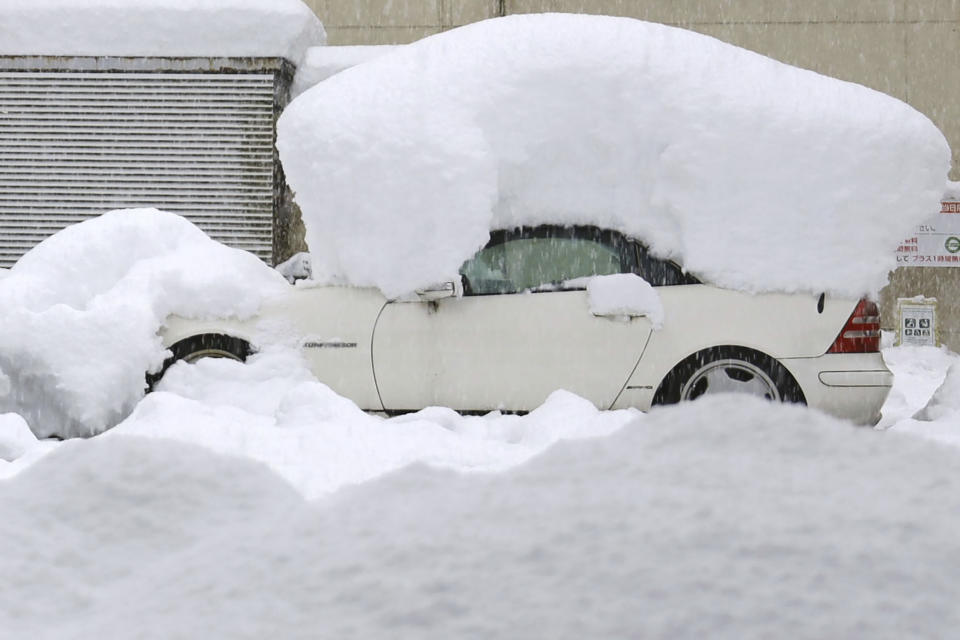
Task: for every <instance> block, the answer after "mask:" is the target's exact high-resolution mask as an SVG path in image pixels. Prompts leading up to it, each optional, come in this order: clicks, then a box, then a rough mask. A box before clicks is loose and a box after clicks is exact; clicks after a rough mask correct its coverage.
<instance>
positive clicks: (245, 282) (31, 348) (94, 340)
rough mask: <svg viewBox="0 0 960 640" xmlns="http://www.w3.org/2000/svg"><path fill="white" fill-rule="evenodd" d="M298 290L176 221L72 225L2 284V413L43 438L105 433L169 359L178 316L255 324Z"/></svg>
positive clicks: (128, 219)
mask: <svg viewBox="0 0 960 640" xmlns="http://www.w3.org/2000/svg"><path fill="white" fill-rule="evenodd" d="M288 286H289V285H287V283H286V281H285V280H284V279H283V276H281V275H280V274H279V273H277V272H275V271H274V270H273V269H270V268H269V267H267V266H266V265H264V264H263V263H262V262H260V261H259V260H258V259H257V258H256V257H255V256H254V255H253V254H250V253H247V252H245V251H239V250H236V249H231V248H228V247H225V246H223V245H221V244H219V243H217V242H214V241H213V240H211V239H210V238H208V237H207V236H206V235H205V234H204V233H203V232H202V231H200V230H199V229H198V228H197V227H195V226H194V225H193V224H191V223H190V222H189V221H187V220H186V219H185V218H182V217H180V216H177V215H174V214H170V213H164V212H161V211H157V210H155V209H142V210H125V211H113V212H110V213H106V214H104V215H102V216H100V217H98V218H94V219H92V220H89V221H86V222H83V223H80V224H77V225H74V226H71V227H68V228H67V229H64V230H63V231H60V232H59V233H57V234H55V235H53V236H51V237H50V238H48V239H46V240H44V241H43V242H42V243H40V244H39V245H37V246H36V247H35V248H33V249H32V250H30V251H29V252H28V253H27V254H26V255H24V256H23V257H22V258H21V259H20V260H19V261H18V262H17V263H16V264H15V265H14V267H13V268H12V269H11V270H10V273H9V275H8V276H7V277H5V278H3V279H0V413H3V412H14V413H19V414H21V415H22V416H23V417H24V418H26V419H27V422H28V423H29V424H30V427H31V428H32V429H33V432H34V433H36V434H37V435H38V436H41V437H43V436H47V435H51V434H56V435H60V436H74V435H89V434H93V433H97V432H100V431H103V430H104V429H107V428H109V427H111V426H113V425H114V424H116V422H118V421H119V420H121V419H122V418H123V417H124V416H125V415H126V414H128V413H129V412H130V411H131V410H132V409H133V406H134V405H135V404H136V402H137V401H138V400H139V399H140V398H141V397H142V395H143V390H144V374H145V372H146V371H147V370H148V369H154V370H155V369H156V368H157V367H158V366H159V365H160V364H161V363H162V362H163V358H164V353H165V352H164V349H163V346H162V344H161V342H160V339H159V338H158V337H157V335H156V333H157V330H158V329H159V328H160V326H161V324H162V323H163V321H164V320H165V319H166V317H167V315H168V314H171V313H176V314H179V315H183V316H187V317H204V316H233V315H235V316H249V315H252V314H253V313H255V312H256V311H257V309H258V308H259V305H260V301H261V299H262V298H263V297H265V296H268V295H273V294H277V293H281V292H283V291H284V290H285V289H286V288H287V287H288Z"/></svg>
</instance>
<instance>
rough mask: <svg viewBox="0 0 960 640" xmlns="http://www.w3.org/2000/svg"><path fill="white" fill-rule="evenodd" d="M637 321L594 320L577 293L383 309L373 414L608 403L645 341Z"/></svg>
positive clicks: (643, 323) (646, 326)
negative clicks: (567, 397)
mask: <svg viewBox="0 0 960 640" xmlns="http://www.w3.org/2000/svg"><path fill="white" fill-rule="evenodd" d="M650 331H651V323H650V321H649V320H648V319H647V318H643V317H637V318H632V319H626V318H625V319H620V318H608V317H603V316H594V315H593V314H591V313H590V306H589V303H588V301H587V294H586V291H557V292H549V293H547V292H543V293H519V294H506V295H486V296H467V297H463V298H448V299H445V300H439V301H437V302H436V303H435V304H426V303H421V302H397V303H391V304H389V305H387V307H386V308H385V309H384V311H383V314H382V315H381V317H380V321H379V322H378V323H377V327H376V331H375V333H374V347H373V356H374V357H373V360H374V367H375V371H376V377H377V385H378V387H379V389H380V397H381V399H382V400H383V406H384V407H385V408H386V409H387V410H391V411H397V410H411V409H418V408H421V407H426V406H432V405H436V406H444V407H451V408H453V409H458V410H461V411H463V410H489V409H508V410H529V409H533V408H535V407H537V406H539V405H540V404H542V403H543V401H544V400H546V398H547V396H548V395H550V393H551V392H553V391H555V390H556V389H566V390H567V391H571V392H573V393H576V394H577V395H580V396H582V397H584V398H588V399H589V400H591V401H592V402H594V403H595V404H597V405H598V406H601V407H609V406H610V405H611V404H613V401H614V400H615V399H616V397H617V395H618V394H619V393H620V390H621V389H622V388H623V385H624V383H626V381H627V378H628V377H629V376H630V373H631V371H633V368H634V366H635V365H636V363H637V360H639V359H640V356H641V354H642V353H643V348H644V345H645V344H646V342H647V338H648V337H649V336H650Z"/></svg>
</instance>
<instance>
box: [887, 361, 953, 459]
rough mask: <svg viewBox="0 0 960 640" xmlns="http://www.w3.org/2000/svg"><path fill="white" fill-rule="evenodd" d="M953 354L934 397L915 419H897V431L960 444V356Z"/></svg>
mask: <svg viewBox="0 0 960 640" xmlns="http://www.w3.org/2000/svg"><path fill="white" fill-rule="evenodd" d="M952 355H953V363H952V364H951V365H950V368H949V370H948V371H947V374H946V376H945V377H943V383H942V384H941V385H940V386H939V387H938V388H937V390H936V392H935V393H934V394H933V397H931V398H930V401H929V402H928V403H927V404H926V406H924V407H923V408H922V409H921V410H920V411H918V412H917V413H916V415H915V416H914V417H913V419H912V420H909V419H908V420H901V421H899V422H897V423H896V424H895V425H894V428H895V429H896V430H897V431H899V432H900V433H910V434H913V435H917V436H920V437H922V438H926V439H928V440H934V441H938V442H942V443H945V444H950V445H953V446H957V447H960V357H957V356H956V354H952Z"/></svg>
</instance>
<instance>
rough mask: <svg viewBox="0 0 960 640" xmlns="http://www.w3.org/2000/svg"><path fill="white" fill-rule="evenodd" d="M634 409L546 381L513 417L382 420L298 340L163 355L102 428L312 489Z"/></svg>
mask: <svg viewBox="0 0 960 640" xmlns="http://www.w3.org/2000/svg"><path fill="white" fill-rule="evenodd" d="M638 415H639V414H638V412H637V411H635V410H628V411H611V412H600V411H598V410H597V409H596V408H595V407H594V406H593V405H592V404H591V403H590V402H588V401H586V400H584V399H582V398H579V397H577V396H575V395H573V394H570V393H567V392H563V391H557V392H555V393H553V394H552V395H551V396H550V397H549V398H548V399H547V401H546V402H545V403H544V404H543V406H541V407H540V408H538V409H537V410H535V411H533V412H531V413H530V414H528V415H526V416H522V417H521V416H516V415H500V414H498V413H493V414H490V415H487V416H483V417H470V416H460V415H459V414H457V413H456V412H455V411H453V410H451V409H442V408H430V409H425V410H423V411H420V412H418V413H414V414H409V415H404V416H399V417H396V418H393V419H390V420H385V419H383V418H381V417H378V416H373V415H368V414H366V413H364V412H363V411H361V410H360V409H359V408H357V406H356V405H355V404H353V403H352V402H351V401H349V400H347V399H345V398H342V397H340V396H338V395H337V394H336V393H334V392H333V391H331V390H330V388H328V387H327V386H326V385H324V384H321V383H320V382H317V381H316V380H315V379H314V378H313V376H312V375H311V374H310V372H309V371H308V370H307V368H306V365H305V363H304V362H303V359H302V357H301V355H300V354H299V353H298V352H297V351H294V350H291V349H286V348H280V347H276V348H272V349H267V350H265V351H263V352H261V353H259V354H256V355H254V356H252V357H251V358H250V359H249V360H248V362H247V364H246V365H244V364H241V363H238V362H234V361H231V360H225V359H224V360H214V359H208V360H201V361H199V362H197V363H196V364H193V365H189V364H186V363H178V364H176V365H174V366H173V367H171V368H170V369H169V370H168V372H167V374H166V375H165V376H164V378H163V380H162V381H161V382H160V384H159V386H158V391H156V392H154V393H152V394H150V395H149V396H147V397H146V398H144V399H143V401H142V402H141V403H140V404H139V405H138V406H137V408H136V410H135V411H134V412H133V414H132V415H131V416H130V417H129V418H128V419H127V420H126V421H125V422H123V423H121V424H120V425H118V426H117V427H116V428H114V429H112V430H111V431H110V433H109V437H125V436H126V435H131V434H132V435H137V436H146V437H151V438H161V439H173V440H179V441H183V442H187V443H193V444H198V445H201V446H203V447H206V448H209V449H211V450H213V451H216V452H218V453H226V454H231V455H236V456H241V457H244V458H250V459H253V460H257V461H259V462H263V463H265V464H267V465H268V466H269V467H270V468H271V469H273V470H274V471H275V472H276V473H277V474H278V475H280V476H281V477H283V478H285V479H286V480H287V481H288V482H290V483H291V484H292V485H293V486H294V487H296V488H297V489H298V490H299V491H300V492H301V493H302V494H303V495H305V496H306V497H309V498H314V497H317V496H320V495H324V494H326V493H329V492H331V491H334V490H336V489H338V488H340V487H341V486H343V485H346V484H354V483H358V482H363V481H366V480H370V479H371V478H376V477H378V476H381V475H383V474H385V473H388V472H390V471H393V470H396V469H399V468H402V467H405V466H407V465H409V464H412V463H414V462H427V463H430V464H433V465H436V466H441V467H449V468H455V469H459V470H474V471H478V470H483V471H493V470H501V469H505V468H508V467H512V466H515V465H518V464H520V463H522V462H525V461H527V460H528V459H530V458H531V457H532V456H534V455H536V454H537V453H540V452H541V451H543V450H544V449H546V448H547V447H549V446H550V445H552V444H553V443H555V442H557V441H558V440H561V439H570V438H586V437H596V436H601V435H606V434H609V433H611V432H613V431H615V430H617V429H619V428H620V427H621V426H623V425H624V424H625V423H626V422H628V421H630V420H633V419H634V418H636V417H637V416H638Z"/></svg>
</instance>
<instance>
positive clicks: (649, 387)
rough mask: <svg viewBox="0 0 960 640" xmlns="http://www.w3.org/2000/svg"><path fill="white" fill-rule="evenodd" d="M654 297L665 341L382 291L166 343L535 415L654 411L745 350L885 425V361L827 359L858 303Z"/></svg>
mask: <svg viewBox="0 0 960 640" xmlns="http://www.w3.org/2000/svg"><path fill="white" fill-rule="evenodd" d="M657 292H658V294H659V295H660V298H661V302H662V304H663V308H664V323H663V327H662V328H661V329H659V330H655V331H654V330H652V329H651V324H650V322H649V320H648V319H646V318H644V317H636V318H632V319H615V318H607V317H596V316H593V315H592V314H591V313H590V309H589V305H588V302H587V300H586V293H585V292H584V291H582V290H577V291H555V292H538V293H517V294H504V295H486V296H467V297H463V298H447V299H442V300H437V301H434V302H422V301H409V302H399V301H394V302H389V303H388V302H387V300H386V299H385V298H384V297H383V296H382V295H381V294H380V293H379V292H377V291H375V290H372V289H360V288H350V287H321V286H306V287H305V286H297V287H294V288H291V290H290V293H289V295H285V296H283V297H281V298H278V299H274V300H271V301H268V302H267V303H265V304H264V305H263V308H262V309H261V311H260V313H259V315H258V316H257V317H256V318H253V319H250V320H247V321H243V322H240V321H230V320H224V321H191V320H185V319H182V318H171V319H169V321H168V323H167V325H166V327H165V329H164V330H163V332H162V335H163V339H164V343H165V344H166V345H167V346H169V345H172V344H174V343H176V342H177V341H179V340H181V339H184V338H188V337H190V336H196V335H202V334H204V333H222V334H227V335H232V336H235V337H238V338H242V339H244V340H247V341H248V342H249V343H250V344H251V345H252V346H253V347H254V348H263V347H264V346H267V345H268V344H271V343H283V344H288V345H296V346H299V347H300V348H301V349H302V350H303V353H304V356H305V358H306V359H307V361H308V362H309V364H310V367H311V369H312V371H313V373H314V374H315V375H316V377H317V378H318V379H319V380H320V381H321V382H323V383H325V384H327V385H328V386H330V387H331V388H332V389H333V390H334V391H336V392H337V393H339V394H341V395H343V396H345V397H348V398H350V399H351V400H353V401H354V402H356V403H357V404H358V406H360V407H361V408H363V409H367V410H384V409H386V410H415V409H420V408H423V407H426V406H431V405H440V406H448V407H451V408H454V409H458V410H461V411H489V410H494V409H504V410H510V411H529V410H532V409H534V408H536V407H537V406H539V405H540V404H541V403H542V402H543V401H544V399H545V398H546V397H547V395H549V393H550V392H552V391H554V390H555V389H558V388H563V389H566V390H568V391H572V392H574V393H577V394H578V395H581V396H583V397H584V398H586V399H588V400H590V401H591V402H593V403H594V404H595V405H596V406H597V407H599V408H601V409H609V408H622V407H628V406H632V407H637V408H639V409H642V410H646V409H648V408H649V407H650V405H651V402H652V400H653V397H654V394H655V393H656V390H657V388H658V386H659V385H660V383H661V382H662V381H663V379H664V377H665V376H666V375H667V374H668V373H669V372H670V370H671V369H672V368H673V367H674V366H676V365H677V364H678V363H679V362H680V361H682V360H683V359H684V358H686V357H687V356H689V355H691V354H694V353H696V352H698V351H700V350H702V349H706V348H710V347H717V346H737V347H747V348H750V349H754V350H756V351H759V352H761V353H764V354H767V355H769V356H772V357H774V358H776V359H778V360H779V361H780V362H781V363H782V364H783V365H784V366H785V367H786V368H787V370H788V371H790V372H791V374H793V376H794V378H795V379H796V380H797V382H798V383H799V385H800V387H801V389H802V391H803V393H804V396H805V397H806V400H807V403H808V404H809V405H810V406H813V407H817V408H820V409H823V410H825V411H828V412H829V413H832V414H834V415H837V416H840V417H844V418H848V419H851V420H853V421H855V422H860V423H869V422H875V420H876V418H877V417H878V411H879V408H880V406H881V405H882V403H883V400H884V399H885V398H886V395H887V393H888V392H889V389H890V384H891V382H892V376H891V375H890V373H889V371H888V370H887V369H886V367H885V366H884V365H883V360H882V358H881V356H880V354H879V353H867V354H826V351H827V350H828V349H829V347H830V345H831V344H832V343H833V342H834V340H835V339H836V337H837V335H838V334H839V332H840V331H841V329H842V328H843V326H844V324H845V322H846V320H847V319H848V318H849V316H850V314H851V313H852V312H853V310H854V308H855V306H856V304H857V301H855V300H847V299H834V298H831V297H829V296H827V297H826V298H825V301H824V305H823V308H822V311H818V298H817V297H816V296H812V295H800V294H797V295H789V294H764V295H751V294H748V293H742V292H736V291H728V290H723V289H718V288H716V287H712V286H708V285H677V286H665V287H658V288H657ZM825 354H826V355H825ZM378 387H379V388H378Z"/></svg>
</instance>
